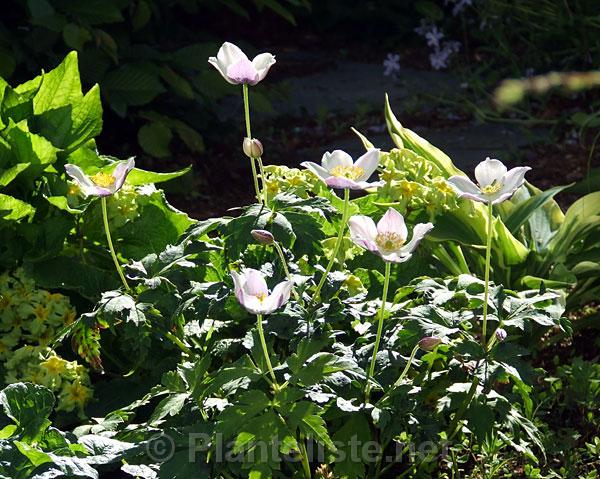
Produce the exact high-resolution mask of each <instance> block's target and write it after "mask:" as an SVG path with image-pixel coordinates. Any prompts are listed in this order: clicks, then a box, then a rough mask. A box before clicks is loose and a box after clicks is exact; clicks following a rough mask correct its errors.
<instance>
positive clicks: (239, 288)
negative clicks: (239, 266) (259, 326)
mask: <svg viewBox="0 0 600 479" xmlns="http://www.w3.org/2000/svg"><path fill="white" fill-rule="evenodd" d="M231 279H233V290H234V292H235V297H236V298H237V300H238V301H239V302H240V304H242V305H243V304H244V276H243V275H241V274H240V273H238V272H237V271H232V272H231Z"/></svg>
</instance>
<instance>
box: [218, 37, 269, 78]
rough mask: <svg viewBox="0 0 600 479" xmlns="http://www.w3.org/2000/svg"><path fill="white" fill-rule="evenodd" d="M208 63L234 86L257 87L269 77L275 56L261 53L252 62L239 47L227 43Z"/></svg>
mask: <svg viewBox="0 0 600 479" xmlns="http://www.w3.org/2000/svg"><path fill="white" fill-rule="evenodd" d="M208 63H210V64H211V65H212V66H214V67H215V68H216V69H217V70H218V71H219V73H220V74H221V76H222V77H223V78H224V79H225V80H226V81H227V82H229V83H231V84H233V85H242V84H248V85H256V84H257V83H258V82H260V81H262V80H263V79H264V78H265V77H266V76H267V73H268V72H269V69H270V68H271V67H272V66H273V65H274V64H275V56H274V55H271V54H270V53H261V54H260V55H257V56H255V57H254V59H253V60H252V61H250V60H249V59H248V57H247V56H246V54H245V53H244V52H243V51H242V50H241V49H240V48H239V47H238V46H236V45H234V44H233V43H229V42H225V43H223V45H222V46H221V48H219V52H218V53H217V56H216V57H210V58H209V59H208Z"/></svg>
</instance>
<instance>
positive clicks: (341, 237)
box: [312, 188, 350, 304]
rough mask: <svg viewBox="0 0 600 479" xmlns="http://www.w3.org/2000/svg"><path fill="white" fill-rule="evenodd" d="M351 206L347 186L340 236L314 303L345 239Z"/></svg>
mask: <svg viewBox="0 0 600 479" xmlns="http://www.w3.org/2000/svg"><path fill="white" fill-rule="evenodd" d="M349 206H350V190H349V189H348V188H345V189H344V207H343V210H342V222H341V224H340V229H339V231H338V236H337V240H336V242H335V246H334V247H333V252H332V254H331V258H329V263H327V267H326V268H325V272H324V273H323V276H322V277H321V281H319V284H318V285H317V289H316V290H315V293H314V294H313V298H312V303H313V304H315V303H316V302H317V301H318V300H319V298H320V295H321V289H322V288H323V285H324V284H325V281H326V280H327V275H328V274H329V272H330V271H331V268H332V267H333V263H334V262H335V258H336V257H337V255H338V252H339V249H340V246H341V245H342V240H343V239H344V231H345V230H346V223H347V222H348V211H349Z"/></svg>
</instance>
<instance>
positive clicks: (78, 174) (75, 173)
mask: <svg viewBox="0 0 600 479" xmlns="http://www.w3.org/2000/svg"><path fill="white" fill-rule="evenodd" d="M65 171H66V173H67V175H69V176H70V177H71V178H73V180H74V181H75V183H77V184H78V185H79V186H89V187H93V186H95V185H94V182H93V181H92V180H91V179H90V177H89V176H88V175H86V174H85V173H84V172H83V170H82V169H81V168H79V166H77V165H71V164H66V165H65Z"/></svg>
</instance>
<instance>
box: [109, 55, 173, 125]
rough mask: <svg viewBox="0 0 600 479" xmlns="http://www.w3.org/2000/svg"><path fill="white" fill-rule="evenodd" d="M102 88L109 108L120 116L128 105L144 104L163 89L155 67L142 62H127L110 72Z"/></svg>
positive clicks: (125, 111) (125, 112)
mask: <svg viewBox="0 0 600 479" xmlns="http://www.w3.org/2000/svg"><path fill="white" fill-rule="evenodd" d="M102 88H103V92H104V94H105V95H106V96H107V97H108V99H109V102H110V106H111V108H112V109H113V110H115V111H116V112H117V113H118V114H119V115H121V116H125V115H126V114H127V108H128V107H129V106H130V105H133V106H140V105H145V104H147V103H149V102H151V101H152V100H153V99H154V98H155V97H156V96H157V95H159V94H160V93H162V92H163V91H165V89H164V87H163V84H162V82H161V81H160V77H159V74H158V72H157V71H156V69H155V67H154V66H153V65H151V64H148V63H144V62H138V63H127V64H126V65H123V66H122V67H120V68H118V69H117V70H114V71H112V72H110V73H109V74H108V75H106V77H105V79H104V82H103V84H102Z"/></svg>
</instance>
